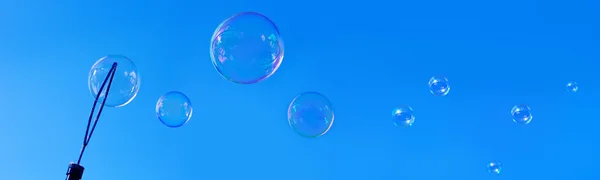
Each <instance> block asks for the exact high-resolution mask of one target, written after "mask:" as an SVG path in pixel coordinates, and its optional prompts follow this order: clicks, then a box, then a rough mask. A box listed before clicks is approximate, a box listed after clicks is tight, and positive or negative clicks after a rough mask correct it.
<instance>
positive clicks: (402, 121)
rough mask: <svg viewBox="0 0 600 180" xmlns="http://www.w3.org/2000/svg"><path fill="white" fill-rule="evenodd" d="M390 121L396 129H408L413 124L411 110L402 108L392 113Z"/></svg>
mask: <svg viewBox="0 0 600 180" xmlns="http://www.w3.org/2000/svg"><path fill="white" fill-rule="evenodd" d="M392 121H393V123H394V125H395V126H396V127H410V126H412V125H413V123H414V122H415V116H414V114H413V110H412V108H410V107H407V106H403V107H399V108H396V109H394V111H392Z"/></svg>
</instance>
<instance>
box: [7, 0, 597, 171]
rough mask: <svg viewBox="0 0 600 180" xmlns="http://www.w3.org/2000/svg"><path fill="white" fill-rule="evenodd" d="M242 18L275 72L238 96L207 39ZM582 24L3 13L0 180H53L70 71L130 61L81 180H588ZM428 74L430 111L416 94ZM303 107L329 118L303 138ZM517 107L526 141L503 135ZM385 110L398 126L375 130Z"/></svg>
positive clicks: (70, 90)
mask: <svg viewBox="0 0 600 180" xmlns="http://www.w3.org/2000/svg"><path fill="white" fill-rule="evenodd" d="M242 11H257V12H261V13H263V14H265V15H266V16H268V17H270V18H271V19H272V20H273V21H274V22H276V23H277V25H278V26H279V28H280V30H281V33H282V38H283V39H284V40H285V42H286V44H285V45H286V47H285V48H286V49H285V50H286V53H285V55H286V56H285V59H284V61H283V64H282V65H281V68H280V69H279V71H278V72H277V73H276V74H275V75H274V76H272V77H271V78H270V79H268V80H266V81H263V82H261V83H259V84H255V85H239V84H234V83H231V82H228V81H226V80H224V79H223V78H221V77H220V76H219V75H218V74H217V72H216V71H215V69H214V68H213V67H212V64H211V61H210V57H209V44H210V37H211V35H212V32H213V30H214V28H216V27H217V25H218V24H219V23H220V22H221V21H222V20H224V19H226V18H227V17H229V16H230V15H233V14H235V13H238V12H242ZM599 17H600V2H599V1H594V0H585V1H581V0H573V1H556V0H538V1H533V0H492V1H481V0H457V1H444V0H424V1H391V0H388V1H384V0H371V1H323V0H319V1H316V0H306V1H273V0H254V1H241V0H219V1H191V0H189V1H166V0H165V1H157V0H145V1H142V0H104V1H101V2H100V1H96V2H95V3H92V2H91V1H78V0H58V1H42V0H3V1H0V59H1V61H2V65H1V66H0V84H1V85H2V86H1V88H0V92H1V93H0V115H1V116H0V117H1V118H0V119H1V120H0V121H2V123H0V144H1V146H0V176H2V177H1V178H0V179H15V180H42V179H48V180H50V179H64V177H65V174H64V173H65V171H66V168H67V165H68V163H69V162H70V161H73V160H76V158H77V155H78V153H79V149H80V147H81V142H82V136H83V134H84V130H85V125H86V120H87V116H88V113H89V109H90V107H91V105H92V104H91V103H92V101H93V99H92V98H91V96H90V93H89V92H88V86H87V74H88V71H89V69H90V67H91V66H92V64H93V63H94V62H95V61H96V60H97V59H98V58H100V57H102V56H105V55H108V54H122V55H125V56H127V57H129V58H131V59H132V60H133V61H134V62H135V63H136V65H137V66H138V69H139V72H140V75H141V77H142V83H141V89H140V92H139V94H138V96H137V98H136V99H135V100H134V101H133V102H132V103H131V104H129V105H127V106H125V107H122V108H107V109H105V111H104V114H103V118H102V119H101V121H100V122H99V124H98V128H97V131H96V132H95V134H94V137H93V138H92V140H91V142H90V146H89V148H88V150H87V152H86V155H85V156H84V159H83V161H82V165H83V166H85V167H86V171H85V174H84V177H83V178H84V180H107V179H111V180H130V179H139V180H165V179H186V180H187V179H190V180H191V179H207V180H228V179H248V180H250V179H273V180H282V179H285V180H338V179H339V180H348V179H358V180H399V179H405V180H457V179H460V180H485V179H494V180H498V179H503V180H520V179H523V180H531V179H544V180H546V179H574V180H593V179H599V178H600V177H599V176H600V175H598V173H596V172H597V170H598V169H597V165H598V161H600V157H599V155H598V152H600V148H598V145H600V142H599V141H598V137H600V134H599V131H598V130H597V128H598V127H599V125H600V123H599V122H598V116H599V115H598V113H597V112H598V109H599V108H600V104H599V103H598V100H599V99H600V94H599V93H598V89H600V84H599V83H598V81H599V79H598V77H596V74H597V73H598V68H596V67H597V66H598V65H599V63H598V60H599V59H600V53H599V52H600V51H599V49H600V43H599V42H600V35H599V33H598V32H600V21H598V18H599ZM438 74H443V75H445V76H447V77H448V79H449V80H450V83H451V86H452V90H451V91H450V93H449V95H448V96H446V97H436V96H433V95H431V94H429V92H428V88H427V82H428V80H429V78H430V77H431V76H434V75H438ZM570 80H574V81H577V82H578V83H579V85H580V89H579V90H580V91H579V92H577V93H567V92H566V90H565V85H566V83H567V82H568V81H570ZM172 90H177V91H181V92H184V93H186V94H187V95H188V97H189V98H190V99H191V100H192V103H193V105H194V117H193V118H192V120H191V121H190V122H189V123H188V124H186V125H185V126H183V127H181V128H177V129H172V128H167V127H166V126H164V125H162V124H161V123H160V121H159V120H158V119H157V118H156V117H155V113H154V106H155V104H156V100H157V99H158V98H159V97H160V96H161V95H162V94H164V93H166V92H168V91H172ZM304 91H317V92H320V93H322V94H324V95H326V96H327V97H328V98H329V99H330V100H331V102H332V103H333V106H334V110H335V113H336V120H335V124H334V125H333V127H332V129H331V131H330V132H329V134H326V135H325V136H323V137H321V138H318V139H307V138H302V137H300V136H298V135H297V134H295V133H294V132H293V131H292V130H291V129H290V128H289V127H288V124H287V120H286V114H285V113H286V108H287V105H288V103H289V102H290V101H291V100H292V98H293V97H294V96H295V95H296V94H298V93H301V92H304ZM521 103H525V104H529V105H530V107H531V109H532V112H533V115H534V118H533V121H532V122H531V123H530V124H529V125H527V126H518V125H516V124H514V123H513V122H512V121H511V117H510V109H511V107H512V106H513V105H515V104H521ZM398 105H409V106H411V107H412V108H413V109H414V111H415V114H416V121H415V124H414V125H413V127H411V128H395V127H394V126H393V124H392V121H391V120H392V119H391V113H392V109H393V108H394V107H396V106H398ZM491 160H499V161H501V162H502V163H503V164H504V169H503V172H502V174H500V175H499V176H490V174H488V173H487V172H486V163H488V162H489V161H491Z"/></svg>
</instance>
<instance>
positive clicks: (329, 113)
mask: <svg viewBox="0 0 600 180" xmlns="http://www.w3.org/2000/svg"><path fill="white" fill-rule="evenodd" d="M333 120H334V115H333V109H332V107H331V102H329V100H328V99H327V98H326V97H325V96H323V95H322V94H320V93H316V92H305V93H302V94H300V95H298V96H296V97H295V98H294V100H292V102H291V103H290V105H289V106H288V123H289V124H290V127H292V129H293V130H294V131H296V133H298V134H300V135H301V136H304V137H319V136H322V135H324V134H325V133H327V132H328V131H329V129H330V128H331V125H333Z"/></svg>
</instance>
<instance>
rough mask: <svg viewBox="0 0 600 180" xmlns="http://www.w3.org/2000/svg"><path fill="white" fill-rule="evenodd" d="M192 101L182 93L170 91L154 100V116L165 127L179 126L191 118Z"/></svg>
mask: <svg viewBox="0 0 600 180" xmlns="http://www.w3.org/2000/svg"><path fill="white" fill-rule="evenodd" d="M192 110H193V109H192V102H191V101H190V99H189V98H188V97H187V96H186V95H185V94H183V93H181V92H178V91H171V92H168V93H166V94H164V95H162V96H161V97H160V98H159V99H158V101H157V102H156V116H157V117H158V119H159V120H160V122H161V123H163V124H164V125H165V126H167V127H172V128H176V127H181V126H183V125H184V124H186V123H187V122H188V121H189V120H190V118H192Z"/></svg>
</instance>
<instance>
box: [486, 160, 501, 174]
mask: <svg viewBox="0 0 600 180" xmlns="http://www.w3.org/2000/svg"><path fill="white" fill-rule="evenodd" d="M487 169H488V172H489V173H492V174H500V172H501V171H502V164H501V163H500V162H498V161H492V162H490V163H488V164H487Z"/></svg>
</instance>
